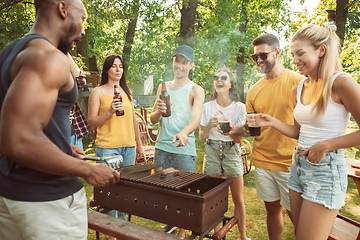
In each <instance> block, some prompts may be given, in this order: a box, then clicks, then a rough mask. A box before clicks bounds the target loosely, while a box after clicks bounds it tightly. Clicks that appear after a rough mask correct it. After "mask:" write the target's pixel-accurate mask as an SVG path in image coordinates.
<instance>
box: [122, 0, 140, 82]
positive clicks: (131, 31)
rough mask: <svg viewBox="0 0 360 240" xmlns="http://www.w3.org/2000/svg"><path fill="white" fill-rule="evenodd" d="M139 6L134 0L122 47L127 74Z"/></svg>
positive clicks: (137, 1) (136, 0) (137, 0)
mask: <svg viewBox="0 0 360 240" xmlns="http://www.w3.org/2000/svg"><path fill="white" fill-rule="evenodd" d="M139 8H140V3H139V0H135V1H134V2H133V5H132V13H133V16H132V18H131V19H130V22H129V25H128V29H127V32H126V39H125V45H124V49H123V60H124V73H125V75H127V71H128V69H129V62H130V56H131V48H132V45H133V43H134V38H135V30H136V24H137V20H138V15H139Z"/></svg>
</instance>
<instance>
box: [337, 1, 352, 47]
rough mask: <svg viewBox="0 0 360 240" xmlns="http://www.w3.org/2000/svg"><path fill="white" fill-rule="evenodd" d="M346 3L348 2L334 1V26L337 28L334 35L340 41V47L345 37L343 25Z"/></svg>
mask: <svg viewBox="0 0 360 240" xmlns="http://www.w3.org/2000/svg"><path fill="white" fill-rule="evenodd" d="M348 3H349V0H336V15H335V24H336V27H337V30H336V34H337V35H338V36H339V38H340V39H341V46H342V45H343V42H344V37H345V25H346V20H347V14H348V6H347V5H348Z"/></svg>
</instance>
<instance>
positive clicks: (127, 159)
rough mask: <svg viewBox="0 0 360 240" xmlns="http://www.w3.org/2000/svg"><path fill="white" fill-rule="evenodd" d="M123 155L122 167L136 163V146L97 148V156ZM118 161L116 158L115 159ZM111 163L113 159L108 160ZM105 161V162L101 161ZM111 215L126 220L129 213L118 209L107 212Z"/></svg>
mask: <svg viewBox="0 0 360 240" xmlns="http://www.w3.org/2000/svg"><path fill="white" fill-rule="evenodd" d="M115 155H121V156H122V157H123V160H124V163H123V164H122V165H121V167H126V166H131V165H135V157H136V148H135V147H122V148H100V147H97V148H96V156H97V157H108V156H115ZM114 161H116V160H114ZM108 162H110V163H111V160H110V161H108ZM101 163H103V162H101ZM107 214H108V215H110V216H113V217H117V218H120V219H124V220H126V218H127V214H126V213H124V212H121V211H117V210H111V211H109V212H108V213H107Z"/></svg>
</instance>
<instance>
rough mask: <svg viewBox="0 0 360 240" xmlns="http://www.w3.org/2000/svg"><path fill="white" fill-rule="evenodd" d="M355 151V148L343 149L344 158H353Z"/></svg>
mask: <svg viewBox="0 0 360 240" xmlns="http://www.w3.org/2000/svg"><path fill="white" fill-rule="evenodd" d="M355 155H356V151H355V150H345V158H349V159H351V160H355Z"/></svg>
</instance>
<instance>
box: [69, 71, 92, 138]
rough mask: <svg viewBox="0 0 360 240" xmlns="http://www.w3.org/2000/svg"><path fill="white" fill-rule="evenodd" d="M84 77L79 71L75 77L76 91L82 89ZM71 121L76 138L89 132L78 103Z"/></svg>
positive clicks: (84, 82)
mask: <svg viewBox="0 0 360 240" xmlns="http://www.w3.org/2000/svg"><path fill="white" fill-rule="evenodd" d="M85 77H86V75H85V73H84V72H83V71H82V70H80V75H79V76H78V77H76V78H75V79H76V83H77V86H78V89H82V88H83V87H84V85H85V84H86V78H85ZM73 117H74V118H73V120H72V126H73V127H74V131H75V134H76V136H77V137H78V138H82V137H83V136H84V135H85V134H87V133H88V132H90V126H89V123H88V121H87V120H86V118H85V116H84V113H83V112H82V111H81V109H80V106H79V104H78V103H75V105H74V115H73Z"/></svg>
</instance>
